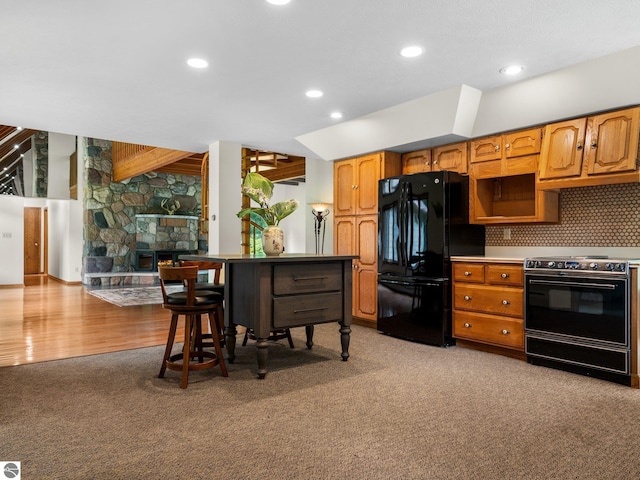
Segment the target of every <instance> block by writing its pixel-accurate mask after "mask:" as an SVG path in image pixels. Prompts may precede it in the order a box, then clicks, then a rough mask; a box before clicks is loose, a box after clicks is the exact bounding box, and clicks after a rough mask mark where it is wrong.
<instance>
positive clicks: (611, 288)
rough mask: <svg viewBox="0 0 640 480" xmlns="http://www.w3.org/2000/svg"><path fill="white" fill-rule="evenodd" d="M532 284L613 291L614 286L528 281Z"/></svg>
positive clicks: (607, 284) (555, 281)
mask: <svg viewBox="0 0 640 480" xmlns="http://www.w3.org/2000/svg"><path fill="white" fill-rule="evenodd" d="M529 282H530V283H532V284H537V285H558V286H561V287H592V288H599V289H600V290H615V289H616V286H615V285H612V284H610V283H583V282H561V281H558V280H535V279H531V280H529Z"/></svg>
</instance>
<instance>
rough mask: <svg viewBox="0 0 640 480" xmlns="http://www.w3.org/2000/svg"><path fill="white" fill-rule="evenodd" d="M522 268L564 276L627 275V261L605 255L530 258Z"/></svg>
mask: <svg viewBox="0 0 640 480" xmlns="http://www.w3.org/2000/svg"><path fill="white" fill-rule="evenodd" d="M524 268H525V271H541V272H544V271H557V272H559V273H560V272H562V273H564V274H569V273H570V272H572V271H577V272H580V273H599V274H615V275H626V274H628V273H629V260H628V259H622V258H618V259H614V258H609V257H608V256H607V255H582V256H558V257H553V256H549V257H531V258H526V259H525V261H524Z"/></svg>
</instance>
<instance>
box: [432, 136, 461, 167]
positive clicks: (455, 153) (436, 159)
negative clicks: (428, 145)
mask: <svg viewBox="0 0 640 480" xmlns="http://www.w3.org/2000/svg"><path fill="white" fill-rule="evenodd" d="M431 155H432V156H431V163H432V165H433V171H440V170H448V171H450V172H458V173H467V170H468V163H469V144H468V142H459V143H452V144H450V145H442V146H440V147H435V148H434V149H433V150H432V154H431Z"/></svg>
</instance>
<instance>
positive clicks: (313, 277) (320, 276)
mask: <svg viewBox="0 0 640 480" xmlns="http://www.w3.org/2000/svg"><path fill="white" fill-rule="evenodd" d="M335 290H342V264H341V263H333V264H331V263H329V264H322V263H304V264H301V263H298V264H295V265H291V264H289V265H275V266H274V267H273V294H274V295H290V294H297V293H312V292H329V291H335Z"/></svg>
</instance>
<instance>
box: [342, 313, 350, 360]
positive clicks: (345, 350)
mask: <svg viewBox="0 0 640 480" xmlns="http://www.w3.org/2000/svg"><path fill="white" fill-rule="evenodd" d="M350 334H351V327H350V326H349V325H345V324H344V322H340V343H342V361H343V362H346V361H347V360H348V359H349V340H350V338H351V337H350Z"/></svg>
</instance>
